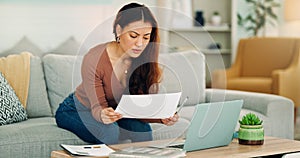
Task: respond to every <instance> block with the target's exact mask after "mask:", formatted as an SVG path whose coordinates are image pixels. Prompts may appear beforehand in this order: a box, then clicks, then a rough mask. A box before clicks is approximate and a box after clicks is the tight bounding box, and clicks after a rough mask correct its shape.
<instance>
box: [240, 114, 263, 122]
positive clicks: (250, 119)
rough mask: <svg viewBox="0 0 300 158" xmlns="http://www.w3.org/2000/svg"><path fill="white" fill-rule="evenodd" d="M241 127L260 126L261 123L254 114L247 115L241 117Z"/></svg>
mask: <svg viewBox="0 0 300 158" xmlns="http://www.w3.org/2000/svg"><path fill="white" fill-rule="evenodd" d="M239 123H240V124H241V125H261V124H262V123H263V121H262V120H260V119H259V118H258V117H257V116H256V115H255V114H253V113H248V114H246V115H245V116H243V118H242V120H239Z"/></svg>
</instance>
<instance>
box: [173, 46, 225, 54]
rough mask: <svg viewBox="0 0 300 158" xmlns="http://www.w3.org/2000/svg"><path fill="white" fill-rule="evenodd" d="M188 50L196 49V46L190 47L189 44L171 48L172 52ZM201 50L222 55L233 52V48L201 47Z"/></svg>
mask: <svg viewBox="0 0 300 158" xmlns="http://www.w3.org/2000/svg"><path fill="white" fill-rule="evenodd" d="M187 50H195V48H194V47H189V46H186V47H184V46H181V47H173V48H172V49H170V50H169V51H170V52H179V51H187ZM200 52H202V53H203V54H207V55H210V54H211V55H216V54H222V55H226V54H231V49H201V50H200Z"/></svg>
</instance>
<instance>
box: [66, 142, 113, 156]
mask: <svg viewBox="0 0 300 158" xmlns="http://www.w3.org/2000/svg"><path fill="white" fill-rule="evenodd" d="M60 146H61V147H62V148H63V149H65V150H66V151H68V152H69V153H71V154H72V155H78V156H97V157H108V156H109V154H110V153H112V152H114V150H113V149H111V148H109V147H108V146H107V145H105V144H99V145H67V144H60Z"/></svg>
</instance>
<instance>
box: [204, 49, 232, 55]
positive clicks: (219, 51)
mask: <svg viewBox="0 0 300 158" xmlns="http://www.w3.org/2000/svg"><path fill="white" fill-rule="evenodd" d="M200 51H201V52H202V53H203V54H207V55H209V54H224V55H225V54H231V49H201V50H200Z"/></svg>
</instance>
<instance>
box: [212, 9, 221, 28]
mask: <svg viewBox="0 0 300 158" xmlns="http://www.w3.org/2000/svg"><path fill="white" fill-rule="evenodd" d="M221 21H222V18H221V16H220V13H219V12H218V11H214V12H213V15H212V17H211V23H212V25H214V26H219V25H221Z"/></svg>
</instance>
